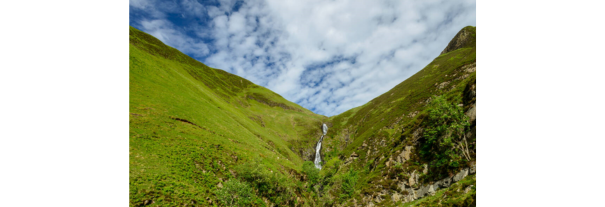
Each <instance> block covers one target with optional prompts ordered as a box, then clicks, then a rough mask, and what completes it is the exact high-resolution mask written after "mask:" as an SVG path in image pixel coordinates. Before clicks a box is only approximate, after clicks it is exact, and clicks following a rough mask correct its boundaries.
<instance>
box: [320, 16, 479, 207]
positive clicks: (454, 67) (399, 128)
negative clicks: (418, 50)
mask: <svg viewBox="0 0 605 207" xmlns="http://www.w3.org/2000/svg"><path fill="white" fill-rule="evenodd" d="M463 30H467V31H468V32H470V34H471V37H470V38H471V41H469V42H467V44H465V45H464V46H463V48H461V49H457V50H455V51H450V52H448V53H445V54H441V55H440V56H438V57H437V58H435V59H434V60H433V61H432V62H431V63H430V64H429V65H427V66H426V67H425V68H424V69H422V70H420V71H419V72H417V73H416V74H414V75H413V76H411V77H410V78H408V79H406V80H405V81H403V82H402V83H400V84H398V85H397V86H395V87H394V88H393V89H391V90H389V91H388V92H386V93H384V94H382V95H381V96H378V97H376V98H375V99H373V100H372V101H370V102H368V103H366V104H364V105H363V106H359V107H356V108H353V109H351V110H348V111H346V112H344V113H342V114H339V115H336V116H333V117H330V118H329V122H330V123H331V124H332V127H331V129H330V131H329V132H328V134H327V135H326V138H324V145H325V146H326V148H331V149H335V151H336V149H338V148H339V146H341V147H340V148H342V149H340V150H341V151H340V152H335V153H330V152H326V154H329V155H331V154H334V155H339V156H340V159H341V160H345V159H347V158H348V157H349V155H351V154H352V153H353V152H355V153H356V154H358V155H359V159H358V160H366V159H367V160H370V162H371V161H372V160H376V162H375V163H372V165H373V166H372V170H368V169H367V168H368V166H367V163H366V162H353V163H352V164H351V166H349V167H347V168H353V169H357V170H359V171H360V172H363V173H362V175H361V178H360V181H359V182H360V186H358V187H357V189H358V190H359V192H361V193H360V194H358V195H357V196H356V197H355V198H356V199H357V200H358V201H359V200H361V199H362V196H363V194H367V193H368V192H376V191H378V190H379V189H374V186H375V184H376V183H378V182H379V180H382V178H384V177H388V176H389V175H387V168H386V166H385V162H386V161H387V160H388V157H389V156H392V155H394V153H395V152H397V151H398V150H402V149H403V147H405V146H406V145H414V144H413V141H412V137H413V132H414V131H415V129H416V128H418V127H420V125H421V123H422V121H423V119H425V118H426V112H425V111H424V110H425V108H426V106H427V103H428V102H429V101H430V99H429V98H431V97H432V96H433V95H444V96H446V97H447V99H448V101H450V102H453V103H456V104H462V103H463V98H462V97H463V96H462V94H463V92H464V89H465V87H466V86H467V84H468V83H471V82H472V83H474V81H475V78H476V72H472V73H466V72H464V71H463V70H462V68H461V67H462V66H465V65H469V64H473V63H475V61H476V46H475V45H476V43H475V34H476V33H475V31H476V28H475V27H470V26H469V27H465V28H464V29H463ZM444 82H449V84H447V85H446V86H445V87H443V88H441V89H439V88H438V87H437V85H439V84H441V83H444ZM464 107H465V110H466V109H468V104H465V106H464ZM414 113H417V115H415V116H413V114H414ZM403 129H405V131H403ZM346 136H348V137H349V139H350V141H349V143H347V144H344V143H343V141H342V140H343V139H342V137H346ZM381 140H385V141H386V144H385V145H386V146H383V147H378V152H377V153H376V154H373V155H367V148H364V149H360V148H361V145H362V144H363V143H364V141H365V142H366V143H367V144H370V143H379V142H380V141H381ZM342 146H346V147H342ZM327 159H330V158H329V157H328V158H327ZM412 160H413V161H412V162H410V161H408V162H406V163H404V165H403V168H404V169H405V170H406V171H409V172H411V171H412V170H418V171H421V170H422V163H423V160H420V159H419V158H418V157H417V155H412ZM455 170H458V169H451V171H452V172H454V171H455ZM343 172H346V169H345V170H343V169H340V170H339V173H340V174H342V173H343ZM431 176H433V177H431V178H436V177H439V176H443V175H431ZM427 178H428V177H427ZM390 179H392V178H390ZM390 179H387V180H384V181H382V182H380V184H381V185H382V186H390V185H392V184H393V183H392V182H390V181H391V180H390ZM428 180H429V179H427V181H428ZM332 193H333V194H334V196H337V195H338V194H339V193H340V192H339V191H338V189H334V190H333V191H332ZM381 205H387V204H386V203H383V204H381Z"/></svg>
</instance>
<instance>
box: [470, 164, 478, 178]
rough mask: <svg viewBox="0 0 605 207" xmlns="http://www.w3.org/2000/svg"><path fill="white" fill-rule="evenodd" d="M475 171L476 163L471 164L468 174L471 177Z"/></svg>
mask: <svg viewBox="0 0 605 207" xmlns="http://www.w3.org/2000/svg"><path fill="white" fill-rule="evenodd" d="M476 171H477V163H476V162H471V168H470V170H469V173H470V174H471V175H473V174H475V172H476Z"/></svg>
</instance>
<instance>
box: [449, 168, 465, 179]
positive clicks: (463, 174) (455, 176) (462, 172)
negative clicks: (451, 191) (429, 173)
mask: <svg viewBox="0 0 605 207" xmlns="http://www.w3.org/2000/svg"><path fill="white" fill-rule="evenodd" d="M467 175H468V168H465V169H463V170H461V171H460V172H459V173H458V174H456V175H454V178H452V180H453V181H454V182H458V181H460V180H462V179H464V178H465V177H466V176H467Z"/></svg>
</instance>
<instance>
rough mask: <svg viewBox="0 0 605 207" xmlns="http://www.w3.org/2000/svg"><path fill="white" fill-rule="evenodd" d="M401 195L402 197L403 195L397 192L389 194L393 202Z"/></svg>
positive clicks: (399, 198)
mask: <svg viewBox="0 0 605 207" xmlns="http://www.w3.org/2000/svg"><path fill="white" fill-rule="evenodd" d="M402 197H403V195H401V194H399V193H393V196H391V198H392V200H393V202H397V201H400V200H401V198H402Z"/></svg>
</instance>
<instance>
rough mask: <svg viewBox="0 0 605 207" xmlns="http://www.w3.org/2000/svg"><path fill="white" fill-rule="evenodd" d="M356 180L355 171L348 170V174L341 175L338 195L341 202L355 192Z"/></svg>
mask: <svg viewBox="0 0 605 207" xmlns="http://www.w3.org/2000/svg"><path fill="white" fill-rule="evenodd" d="M357 179H358V173H357V171H354V170H353V169H349V172H347V173H345V174H344V175H342V184H341V190H342V193H341V194H340V198H341V199H342V200H344V199H347V198H350V197H351V196H353V193H354V192H355V185H356V184H357Z"/></svg>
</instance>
